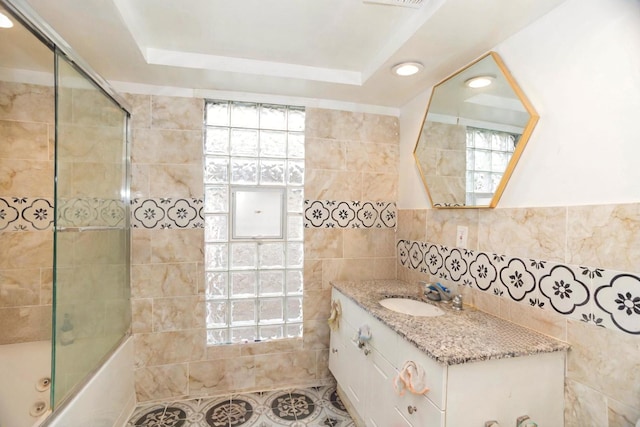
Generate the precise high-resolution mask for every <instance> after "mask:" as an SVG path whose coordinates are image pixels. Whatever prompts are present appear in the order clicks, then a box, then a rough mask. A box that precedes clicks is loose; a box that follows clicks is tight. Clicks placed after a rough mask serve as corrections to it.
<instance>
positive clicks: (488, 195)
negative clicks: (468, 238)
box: [413, 52, 538, 208]
mask: <svg viewBox="0 0 640 427" xmlns="http://www.w3.org/2000/svg"><path fill="white" fill-rule="evenodd" d="M537 122H538V114H537V113H536V111H535V109H534V108H533V106H532V105H531V103H530V102H529V100H528V99H527V97H526V95H525V94H524V92H522V90H521V89H520V87H519V86H518V85H517V83H516V81H515V80H514V78H513V76H512V75H511V73H510V72H509V70H508V69H507V68H506V66H505V65H504V62H503V61H502V59H501V58H500V57H499V56H498V54H497V53H495V52H489V53H487V54H486V55H484V56H482V57H480V58H479V59H477V60H476V61H474V62H472V63H471V64H469V65H467V66H466V67H465V68H463V69H461V70H460V71H457V72H456V73H455V74H453V75H451V76H449V77H447V78H446V79H444V80H443V81H441V82H440V83H438V84H437V85H435V86H434V88H433V91H432V93H431V98H430V99H429V104H428V106H427V111H426V113H425V116H424V119H423V121H422V127H421V130H420V135H419V136H418V141H417V142H416V146H415V148H414V150H413V156H414V158H415V161H416V165H417V167H418V170H419V171H420V175H421V177H422V181H423V183H424V186H425V189H426V191H427V194H428V195H429V199H430V200H431V205H432V206H433V207H435V208H479V207H490V208H493V207H495V206H496V205H497V204H498V200H500V197H501V196H502V193H503V191H504V189H505V187H506V185H507V183H508V181H509V177H510V176H511V174H512V173H513V170H514V168H515V167H516V164H517V163H518V159H519V158H520V155H521V154H522V151H523V150H524V147H525V146H526V144H527V141H528V140H529V137H530V136H531V133H532V132H533V128H534V127H535V125H536V123H537Z"/></svg>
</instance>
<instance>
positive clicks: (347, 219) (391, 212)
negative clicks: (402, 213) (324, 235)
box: [304, 200, 398, 228]
mask: <svg viewBox="0 0 640 427" xmlns="http://www.w3.org/2000/svg"><path fill="white" fill-rule="evenodd" d="M397 216H398V213H397V210H396V204H395V203H394V202H362V201H335V200H305V201H304V227H305V228H395V226H396V220H397Z"/></svg>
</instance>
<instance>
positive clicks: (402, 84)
mask: <svg viewBox="0 0 640 427" xmlns="http://www.w3.org/2000/svg"><path fill="white" fill-rule="evenodd" d="M26 1H27V2H28V3H29V4H30V5H31V6H32V7H33V8H34V9H35V10H36V12H37V13H38V14H40V15H41V16H42V17H43V18H44V19H45V21H47V22H48V23H49V24H50V25H51V26H52V27H53V28H54V29H55V30H56V31H57V32H58V33H59V34H60V35H61V36H62V37H63V38H64V39H65V40H66V41H67V42H69V44H70V45H71V46H72V47H73V48H74V49H75V50H76V51H77V52H78V53H79V54H80V56H81V57H83V58H84V59H85V60H86V62H88V63H89V64H91V66H92V67H93V68H94V69H95V70H96V71H97V72H98V73H99V74H101V75H102V76H103V77H105V78H106V79H107V80H110V81H113V82H131V83H140V84H146V85H157V86H170V87H175V88H189V89H200V90H217V91H234V92H248V93H256V94H270V95H280V96H288V97H304V98H314V99H327V100H337V101H342V102H350V103H357V104H367V105H377V106H385V107H396V108H397V107H400V106H402V105H404V104H405V103H406V102H408V101H409V100H410V99H411V98H413V97H414V96H415V95H417V94H418V93H420V92H422V91H423V90H425V89H427V88H429V87H431V86H433V85H434V84H435V83H437V82H438V81H440V80H442V79H443V78H444V77H445V76H447V75H448V74H450V73H451V72H453V71H455V70H456V69H458V68H460V67H462V66H463V65H465V64H466V63H468V62H470V61H472V60H473V59H475V58H477V57H479V56H481V55H482V54H483V53H485V52H487V51H488V50H491V49H492V48H494V47H495V46H496V45H497V44H499V43H500V42H501V41H502V40H504V39H506V38H507V37H509V36H510V35H512V34H514V33H516V32H517V31H519V30H520V29H522V28H524V27H525V26H527V25H528V24H530V23H531V22H533V21H535V20H536V19H538V18H539V17H540V16H542V15H543V14H545V13H547V12H548V11H550V10H551V9H552V8H554V7H556V6H557V5H559V4H560V3H562V2H563V1H564V0H481V1H479V0H423V3H422V5H421V6H420V7H419V8H410V7H400V6H389V5H380V4H371V3H365V2H363V1H362V0H232V1H229V0H56V1H52V0H26ZM406 60H413V61H416V60H417V61H420V62H422V63H423V64H424V66H425V68H424V70H423V72H422V73H420V74H419V75H416V76H412V77H404V78H401V77H397V76H394V75H392V73H391V71H390V68H391V66H393V65H394V64H396V63H398V62H401V61H406ZM507 66H508V63H507ZM516 78H517V76H516Z"/></svg>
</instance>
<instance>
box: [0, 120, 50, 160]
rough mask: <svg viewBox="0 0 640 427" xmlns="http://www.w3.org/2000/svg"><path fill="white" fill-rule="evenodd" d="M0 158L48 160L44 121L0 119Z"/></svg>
mask: <svg viewBox="0 0 640 427" xmlns="http://www.w3.org/2000/svg"><path fill="white" fill-rule="evenodd" d="M0 139H1V140H2V144H0V159H2V162H5V159H22V160H50V159H49V127H48V125H47V124H46V123H29V122H13V121H6V120H0Z"/></svg>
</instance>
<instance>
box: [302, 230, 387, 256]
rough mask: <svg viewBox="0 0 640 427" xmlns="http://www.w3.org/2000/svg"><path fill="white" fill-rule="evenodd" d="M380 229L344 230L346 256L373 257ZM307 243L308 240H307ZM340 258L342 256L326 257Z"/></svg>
mask: <svg viewBox="0 0 640 427" xmlns="http://www.w3.org/2000/svg"><path fill="white" fill-rule="evenodd" d="M377 231H378V230H369V229H360V228H356V229H347V230H344V231H343V233H342V235H343V240H344V243H343V244H344V257H345V258H372V257H374V256H375V254H376V248H375V246H374V242H375V240H376V237H377V233H376V232H377ZM305 244H306V242H305ZM326 258H340V256H333V257H326Z"/></svg>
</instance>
